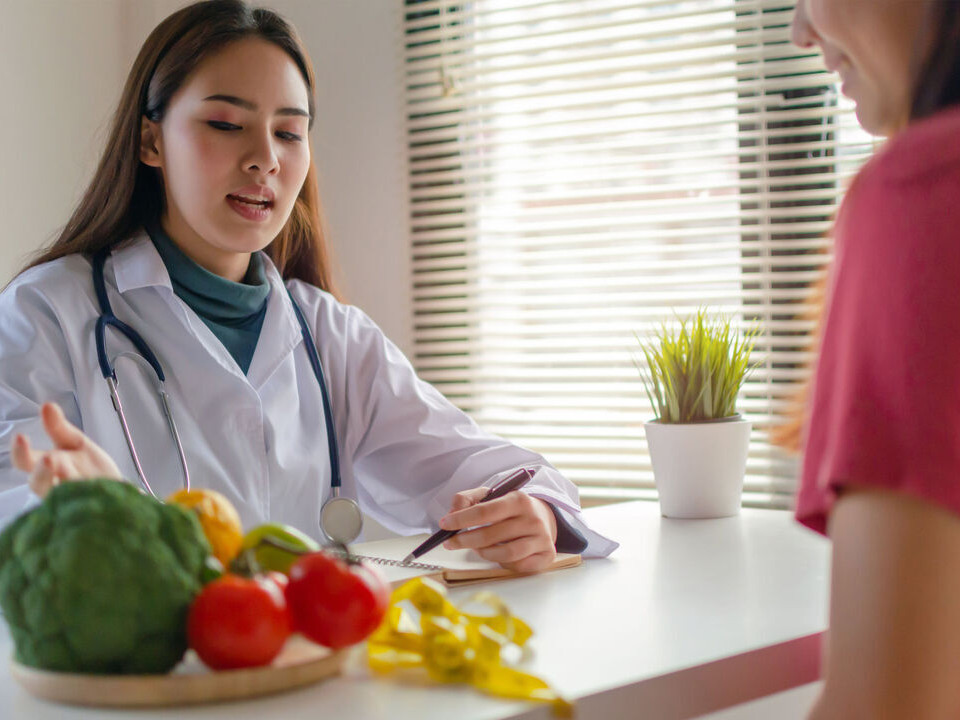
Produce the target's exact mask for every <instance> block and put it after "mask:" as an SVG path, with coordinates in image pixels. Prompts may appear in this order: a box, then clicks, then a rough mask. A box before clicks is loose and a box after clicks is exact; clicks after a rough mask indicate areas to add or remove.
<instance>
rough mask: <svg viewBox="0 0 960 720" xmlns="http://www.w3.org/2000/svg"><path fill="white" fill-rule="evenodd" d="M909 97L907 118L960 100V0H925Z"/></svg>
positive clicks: (788, 432) (794, 434)
mask: <svg viewBox="0 0 960 720" xmlns="http://www.w3.org/2000/svg"><path fill="white" fill-rule="evenodd" d="M912 74H913V77H914V82H913V100H912V102H911V106H910V120H911V122H912V121H915V120H920V119H922V118H925V117H928V116H930V115H933V114H934V113H937V112H939V111H940V110H944V109H946V108H948V107H950V106H951V105H957V104H960V0H929V10H928V14H927V17H926V19H925V21H924V24H923V27H922V29H921V32H920V36H919V37H918V38H917V42H916V45H915V50H914V57H913V68H912ZM826 284H827V279H826V274H824V275H823V276H821V278H820V279H819V280H818V281H816V282H815V283H814V284H813V286H812V287H811V294H810V300H811V305H812V308H813V309H812V310H811V312H810V314H809V316H808V317H809V318H814V319H816V321H817V322H816V329H815V330H814V333H813V337H812V338H811V341H810V344H811V348H813V349H816V348H817V347H818V345H819V335H820V323H821V322H822V318H823V309H824V304H825V299H826ZM808 388H809V381H808V382H806V383H804V384H803V385H801V386H800V387H799V388H798V390H797V393H796V394H795V396H794V403H793V406H792V408H791V409H790V410H788V412H787V414H786V417H785V418H784V422H783V423H781V424H778V425H776V426H774V427H773V428H772V429H771V431H770V439H771V440H772V441H773V443H774V444H776V445H780V446H781V447H783V448H785V449H786V450H789V451H792V452H800V450H802V449H803V427H804V423H805V421H806V417H807V412H808V408H807V391H808Z"/></svg>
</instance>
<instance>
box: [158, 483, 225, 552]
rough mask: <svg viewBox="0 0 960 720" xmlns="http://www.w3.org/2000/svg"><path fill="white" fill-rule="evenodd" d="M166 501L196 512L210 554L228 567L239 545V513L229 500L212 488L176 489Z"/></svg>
mask: <svg viewBox="0 0 960 720" xmlns="http://www.w3.org/2000/svg"><path fill="white" fill-rule="evenodd" d="M167 502H168V503H174V504H176V505H179V506H181V507H184V508H187V509H188V510H193V511H194V512H195V513H196V514H197V517H198V518H199V520H200V526H201V527H202V528H203V533H204V535H206V536H207V540H208V541H209V542H210V546H211V547H212V548H213V555H214V557H216V558H217V560H219V561H220V562H221V563H223V566H224V567H228V566H229V565H230V561H232V560H233V559H234V558H235V557H236V556H237V553H239V552H240V548H241V547H242V545H243V528H242V527H241V525H240V516H239V515H238V514H237V510H236V508H235V507H233V505H232V504H231V502H230V501H229V500H227V498H225V497H224V496H223V495H221V494H220V493H218V492H217V491H216V490H201V489H191V490H178V491H177V492H175V493H173V494H172V495H171V496H170V497H168V498H167Z"/></svg>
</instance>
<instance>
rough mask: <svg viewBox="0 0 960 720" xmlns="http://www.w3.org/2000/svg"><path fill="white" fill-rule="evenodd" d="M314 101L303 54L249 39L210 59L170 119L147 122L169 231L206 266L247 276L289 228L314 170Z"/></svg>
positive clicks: (148, 153) (148, 149) (175, 102)
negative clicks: (257, 255) (300, 61)
mask: <svg viewBox="0 0 960 720" xmlns="http://www.w3.org/2000/svg"><path fill="white" fill-rule="evenodd" d="M308 107H309V106H308V91H307V86H306V83H305V82H304V80H303V76H302V75H301V74H300V71H299V69H298V68H297V65H296V63H295V62H294V61H293V59H292V58H291V57H290V56H289V55H287V53H285V52H284V51H283V50H281V49H280V48H279V47H277V46H276V45H274V44H272V43H270V42H267V41H265V40H262V39H260V38H249V39H244V40H239V41H237V42H234V43H231V44H230V45H228V46H227V47H226V48H224V49H223V50H221V51H220V52H218V53H216V54H215V55H212V56H210V57H208V58H207V59H206V60H204V61H203V62H202V63H201V64H200V65H199V66H198V67H197V69H196V70H195V71H194V72H193V73H192V74H191V75H190V76H189V77H188V78H187V80H186V82H185V83H184V84H183V86H182V87H180V88H179V89H178V90H177V92H176V93H175V94H174V95H173V97H172V98H171V100H170V103H169V105H168V107H167V111H166V114H165V116H164V118H163V120H162V121H161V123H159V124H157V123H152V122H150V121H149V120H146V119H144V121H143V124H144V128H143V140H142V143H141V152H140V156H141V160H142V161H143V162H145V163H147V164H148V165H152V166H154V167H158V168H160V172H161V173H162V176H163V186H164V193H165V197H166V209H165V212H164V216H163V218H162V224H163V227H164V230H165V231H166V232H167V233H168V234H169V235H170V237H171V239H172V240H173V241H174V242H175V243H176V244H177V245H178V246H179V247H180V248H181V250H183V251H184V253H186V254H187V255H188V256H189V257H191V258H192V259H193V260H194V261H196V262H197V263H198V264H200V265H201V266H202V267H204V268H206V269H207V270H209V271H211V272H214V273H216V274H217V275H220V276H222V277H226V278H228V279H231V280H240V279H242V277H243V275H244V274H245V273H246V270H247V267H248V265H249V260H250V253H251V252H255V251H257V250H261V249H263V248H264V247H266V246H267V245H268V244H269V243H270V242H271V241H272V240H273V239H274V238H275V237H276V236H277V235H278V234H279V232H280V230H281V229H282V228H283V225H284V223H286V221H287V218H288V217H289V216H290V213H291V211H292V209H293V205H294V202H295V201H296V199H297V196H298V195H299V193H300V188H301V187H302V186H303V182H304V179H305V178H306V176H307V171H308V170H309V167H310V145H309V141H308V136H307V131H308V125H309V118H308V117H307V109H308Z"/></svg>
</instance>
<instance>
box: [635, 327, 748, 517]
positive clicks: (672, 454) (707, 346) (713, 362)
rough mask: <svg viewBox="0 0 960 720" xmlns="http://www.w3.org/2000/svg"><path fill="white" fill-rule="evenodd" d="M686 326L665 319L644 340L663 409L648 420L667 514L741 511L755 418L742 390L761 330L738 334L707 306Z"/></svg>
mask: <svg viewBox="0 0 960 720" xmlns="http://www.w3.org/2000/svg"><path fill="white" fill-rule="evenodd" d="M678 323H679V324H678V325H676V326H675V327H673V328H672V329H671V328H668V326H667V324H666V323H664V324H663V325H662V326H661V329H660V331H659V332H658V333H657V334H655V335H654V337H653V339H652V340H651V341H650V342H646V343H645V342H643V341H641V340H640V339H639V338H637V340H638V342H640V346H641V348H642V350H643V354H644V356H645V357H646V367H644V365H643V364H642V363H640V362H638V363H637V368H638V370H639V371H640V375H641V378H642V380H643V383H644V386H645V388H646V391H647V396H648V397H649V398H650V404H651V405H652V406H653V409H654V410H655V411H656V412H657V417H656V419H655V420H652V421H651V422H648V423H645V424H644V431H645V433H646V436H647V447H648V448H649V450H650V461H651V463H652V465H653V477H654V482H655V483H656V486H657V492H658V494H659V497H660V511H661V513H662V514H663V515H664V517H673V518H714V517H727V516H730V515H736V514H737V513H739V512H740V499H741V496H742V494H743V476H744V473H745V471H746V465H747V450H748V448H749V445H750V422H749V421H747V420H744V419H743V418H742V417H740V415H739V414H738V413H737V411H736V402H737V395H738V393H739V392H740V388H741V387H742V386H743V383H744V381H745V380H746V378H747V376H748V375H749V374H750V372H751V371H752V370H753V369H754V368H755V367H756V365H750V353H751V351H752V350H753V345H754V342H755V339H756V335H757V330H756V328H754V329H753V330H750V331H748V332H746V333H743V334H741V333H738V332H737V331H736V330H735V329H733V328H732V327H731V321H730V319H729V318H724V317H722V316H715V317H712V316H710V315H709V314H708V313H707V311H706V310H705V309H700V310H698V311H697V313H696V315H694V316H693V317H689V318H678Z"/></svg>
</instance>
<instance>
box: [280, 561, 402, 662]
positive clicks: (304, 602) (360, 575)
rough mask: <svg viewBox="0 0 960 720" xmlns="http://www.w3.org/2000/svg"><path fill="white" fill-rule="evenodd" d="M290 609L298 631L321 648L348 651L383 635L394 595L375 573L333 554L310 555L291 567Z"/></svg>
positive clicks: (377, 573) (287, 593)
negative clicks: (382, 625) (378, 633)
mask: <svg viewBox="0 0 960 720" xmlns="http://www.w3.org/2000/svg"><path fill="white" fill-rule="evenodd" d="M289 575H290V583H289V584H288V585H287V590H286V595H287V605H288V606H289V608H290V615H291V617H292V618H293V624H294V628H295V629H296V630H297V631H299V632H301V633H303V634H304V635H305V636H306V637H308V638H310V639H311V640H313V641H314V642H315V643H319V644H320V645H324V646H325V647H328V648H334V649H335V648H342V647H346V646H347V645H353V644H354V643H357V642H360V641H361V640H363V639H364V638H365V637H367V636H368V635H369V634H370V633H372V632H373V631H374V630H376V629H377V626H378V625H379V624H380V621H381V620H382V619H383V616H384V614H385V613H386V612H387V606H388V605H389V604H390V590H389V587H388V586H387V583H386V581H385V580H384V579H383V576H382V575H381V574H380V573H379V572H377V571H376V570H374V569H373V568H371V567H369V566H367V565H363V564H356V563H349V564H348V563H347V562H346V561H344V560H341V559H340V558H338V557H334V556H333V555H330V554H328V553H324V552H315V553H310V554H309V555H304V556H303V557H301V558H300V559H299V560H297V561H296V562H295V563H294V564H293V565H291V566H290V573H289Z"/></svg>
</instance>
